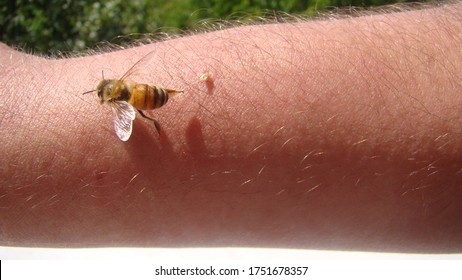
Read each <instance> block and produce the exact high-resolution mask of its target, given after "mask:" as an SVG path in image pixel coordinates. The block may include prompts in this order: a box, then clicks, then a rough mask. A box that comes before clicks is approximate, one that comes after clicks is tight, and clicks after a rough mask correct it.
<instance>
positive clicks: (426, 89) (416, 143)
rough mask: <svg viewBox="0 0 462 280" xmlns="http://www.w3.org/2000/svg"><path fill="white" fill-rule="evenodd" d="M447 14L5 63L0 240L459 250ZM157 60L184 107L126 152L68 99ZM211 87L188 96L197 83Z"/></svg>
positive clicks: (457, 111) (246, 30)
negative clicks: (158, 130) (103, 79)
mask: <svg viewBox="0 0 462 280" xmlns="http://www.w3.org/2000/svg"><path fill="white" fill-rule="evenodd" d="M461 15H462V8H461V6H460V5H454V6H450V7H449V6H447V7H438V8H434V9H429V10H422V11H413V12H406V13H394V14H384V15H376V16H371V17H359V18H351V19H341V20H329V21H314V22H300V23H287V24H268V25H256V26H247V27H239V28H234V29H227V30H221V31H216V32H211V33H206V34H198V35H194V36H188V37H183V38H178V39H175V40H168V41H165V42H159V43H155V44H151V45H147V46H145V47H141V48H135V49H127V50H122V51H118V52H113V53H106V54H101V55H97V56H88V57H81V58H73V59H64V60H47V59H44V58H38V57H34V56H30V55H25V54H23V53H19V52H15V51H12V50H7V51H4V49H2V52H1V58H0V59H1V63H2V64H3V65H6V67H2V69H3V70H2V71H3V73H2V81H1V86H2V88H1V92H2V108H1V114H0V116H1V117H2V119H1V127H0V129H1V134H2V135H3V140H2V147H1V154H2V156H1V167H2V171H1V179H2V182H1V185H0V186H1V188H0V191H1V193H0V206H1V209H2V210H1V211H0V223H1V225H2V226H1V229H0V239H1V242H2V244H3V245H24V246H26V245H27V246H43V245H47V246H259V247H260V246H270V247H302V248H324V249H326V248H327V249H352V250H390V251H432V252H436V251H445V252H452V251H458V252H460V250H461V247H462V242H461V236H462V234H461V233H462V223H461V222H460V221H461V215H462V214H461V213H462V211H461V210H462V209H461V207H462V206H461V204H460V203H459V201H460V200H461V196H462V193H461V188H460V183H461V176H462V175H461V172H460V170H461V168H462V164H461V163H462V161H461V160H460V154H461V152H462V147H461V142H460V140H459V135H460V127H461V117H460V116H461V110H462V109H461V108H460V106H459V105H460V103H461V102H460V101H461V98H460V92H461V86H460V78H459V73H461V71H460V70H461V68H462V61H461V57H462V53H461V46H462V44H461V38H460V34H461V31H462V25H461V24H460V22H461V21H460V19H461ZM153 50H155V52H156V57H155V59H154V60H153V61H155V65H156V67H155V70H154V71H155V72H154V73H152V77H151V79H152V80H153V81H155V83H156V84H159V85H163V86H165V87H171V88H175V89H181V90H184V91H185V93H184V94H183V95H182V96H180V97H178V98H175V99H173V100H172V101H171V102H169V103H168V104H167V105H165V106H164V107H163V108H162V109H159V110H157V111H154V112H153V115H155V116H156V118H157V119H158V120H159V122H160V124H161V126H162V135H161V137H160V140H159V141H158V140H156V132H155V130H154V128H153V126H152V124H151V123H149V122H145V121H143V120H142V119H141V118H139V117H137V119H136V120H135V123H134V130H133V135H132V136H131V139H130V140H129V141H128V142H126V143H124V142H121V141H119V140H118V139H117V138H116V137H115V134H114V131H113V128H112V124H111V116H110V112H109V110H108V109H107V108H106V109H104V107H101V105H99V104H98V102H96V100H95V98H91V97H88V98H87V96H85V97H82V95H81V94H80V93H81V92H84V91H87V90H89V89H91V88H94V87H95V86H96V84H97V82H98V80H99V79H100V73H101V70H103V69H104V75H105V76H106V77H111V78H114V77H120V75H121V74H123V72H124V71H126V69H127V68H128V67H129V66H130V65H132V64H133V63H134V62H136V61H137V60H138V59H140V58H142V57H143V56H144V55H146V54H148V53H150V52H151V51H153ZM205 72H208V73H210V74H211V76H210V80H209V81H206V82H204V81H201V80H200V78H199V76H200V75H201V74H202V73H205Z"/></svg>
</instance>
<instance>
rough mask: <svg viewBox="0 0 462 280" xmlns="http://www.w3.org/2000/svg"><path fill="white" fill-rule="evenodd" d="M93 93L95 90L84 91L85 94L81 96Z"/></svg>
mask: <svg viewBox="0 0 462 280" xmlns="http://www.w3.org/2000/svg"><path fill="white" fill-rule="evenodd" d="M94 91H96V89H93V90H89V91H86V92H84V93H82V95H84V94H87V93H90V92H94Z"/></svg>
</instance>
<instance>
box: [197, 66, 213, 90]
mask: <svg viewBox="0 0 462 280" xmlns="http://www.w3.org/2000/svg"><path fill="white" fill-rule="evenodd" d="M199 79H200V80H201V81H203V82H204V83H205V86H206V87H207V93H208V94H212V93H213V90H214V89H215V83H214V80H213V77H212V73H210V72H208V71H206V72H204V73H202V75H201V76H200V77H199Z"/></svg>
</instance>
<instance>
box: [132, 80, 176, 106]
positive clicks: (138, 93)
mask: <svg viewBox="0 0 462 280" xmlns="http://www.w3.org/2000/svg"><path fill="white" fill-rule="evenodd" d="M167 101H168V90H166V89H163V88H160V87H156V86H150V85H147V84H135V85H133V86H132V91H131V96H130V100H129V101H128V103H130V104H131V105H132V106H133V107H135V108H137V109H139V110H152V109H156V108H159V107H162V106H163V105H165V103H167Z"/></svg>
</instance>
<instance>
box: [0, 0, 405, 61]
mask: <svg viewBox="0 0 462 280" xmlns="http://www.w3.org/2000/svg"><path fill="white" fill-rule="evenodd" d="M398 2H406V1H405V0H299V1H297V0H229V1H225V0H197V1H195V0H170V1H168V0H167V1H161V0H153V1H149V0H132V1H124V0H110V1H98V0H61V1H59V0H16V1H15V0H0V40H1V41H2V42H4V43H6V44H8V45H13V46H18V47H20V48H23V49H25V50H29V51H33V52H36V53H44V54H50V53H55V52H69V51H79V50H83V49H85V48H88V47H92V46H94V45H95V44H96V43H98V42H102V41H109V42H112V43H116V44H124V43H129V42H130V41H132V40H133V39H136V37H137V35H136V34H145V33H151V34H156V33H159V32H163V31H168V32H169V33H175V32H180V31H181V30H183V31H184V30H195V29H200V26H198V22H201V20H204V19H223V20H226V19H235V18H239V17H243V18H244V19H245V17H251V16H263V15H269V14H271V13H274V14H276V15H277V14H278V13H280V12H282V13H289V14H295V15H305V16H313V15H316V13H317V12H318V11H325V10H326V9H332V8H335V7H348V6H355V7H370V6H378V5H385V4H392V3H398ZM203 23H204V25H206V23H207V21H205V22H203Z"/></svg>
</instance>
